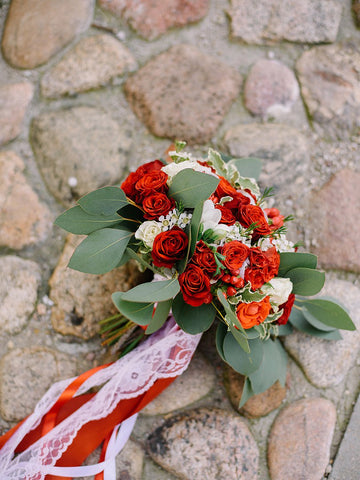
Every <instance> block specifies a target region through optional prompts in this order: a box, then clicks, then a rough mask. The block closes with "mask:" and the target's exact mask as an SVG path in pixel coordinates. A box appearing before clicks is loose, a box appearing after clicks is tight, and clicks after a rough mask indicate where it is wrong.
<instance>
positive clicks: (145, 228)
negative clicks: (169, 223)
mask: <svg viewBox="0 0 360 480" xmlns="http://www.w3.org/2000/svg"><path fill="white" fill-rule="evenodd" d="M161 232H162V230H161V223H159V222H156V221H155V220H151V221H147V222H144V223H142V224H141V225H140V227H139V228H138V229H137V230H136V232H135V238H137V239H138V240H142V241H143V242H144V243H145V245H146V246H147V247H149V248H152V246H153V243H154V239H155V237H156V235H158V234H159V233H161Z"/></svg>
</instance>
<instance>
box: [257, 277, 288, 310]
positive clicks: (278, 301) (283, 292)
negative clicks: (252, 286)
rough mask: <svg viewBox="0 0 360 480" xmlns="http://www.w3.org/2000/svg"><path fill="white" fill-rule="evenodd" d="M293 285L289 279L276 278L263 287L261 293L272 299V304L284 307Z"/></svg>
mask: <svg viewBox="0 0 360 480" xmlns="http://www.w3.org/2000/svg"><path fill="white" fill-rule="evenodd" d="M292 289H293V284H292V282H291V280H290V279H289V278H280V277H275V278H272V279H271V280H270V282H268V283H267V284H265V285H263V286H262V287H261V291H262V292H263V293H266V294H267V295H269V297H270V303H272V304H275V305H282V304H283V303H285V302H286V301H287V299H288V298H289V295H290V293H291V292H292Z"/></svg>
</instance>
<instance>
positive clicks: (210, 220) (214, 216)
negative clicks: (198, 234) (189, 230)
mask: <svg viewBox="0 0 360 480" xmlns="http://www.w3.org/2000/svg"><path fill="white" fill-rule="evenodd" d="M220 220H221V211H220V210H219V209H218V208H215V205H214V204H213V202H212V201H211V200H205V202H204V205H203V211H202V214H201V220H200V223H202V225H203V227H204V232H206V230H208V229H209V228H212V229H213V230H214V229H215V228H216V227H217V226H218V224H219V222H220Z"/></svg>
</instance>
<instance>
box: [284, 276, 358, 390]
mask: <svg viewBox="0 0 360 480" xmlns="http://www.w3.org/2000/svg"><path fill="white" fill-rule="evenodd" d="M321 296H330V297H333V298H334V297H336V299H338V300H339V302H341V304H342V305H344V306H345V308H347V309H348V311H349V315H350V317H351V318H352V320H353V322H354V323H355V325H356V327H357V330H356V331H353V332H350V331H346V330H341V336H342V337H343V338H342V340H337V341H329V340H323V339H321V338H316V337H312V336H309V335H306V334H304V333H300V332H296V333H293V334H292V335H289V336H287V337H285V339H284V345H285V348H286V349H287V350H288V352H289V353H290V354H291V355H292V356H293V357H294V358H295V359H296V360H297V362H298V363H299V364H300V365H301V368H302V369H303V370H304V372H305V374H306V376H307V377H308V379H309V380H310V382H311V383H313V384H314V385H316V386H317V387H320V388H326V387H332V386H334V385H338V384H339V383H340V382H341V381H342V380H343V379H344V378H345V376H346V374H347V372H348V370H349V368H350V367H351V366H352V365H353V364H354V362H355V360H356V358H357V356H358V352H359V350H360V333H359V329H360V315H359V312H360V304H359V301H360V291H359V288H358V287H356V286H355V285H352V284H351V283H350V282H346V281H345V280H336V279H331V280H328V281H327V282H326V285H325V287H324V288H323V290H322V291H321Z"/></svg>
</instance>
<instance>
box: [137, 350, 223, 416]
mask: <svg viewBox="0 0 360 480" xmlns="http://www.w3.org/2000/svg"><path fill="white" fill-rule="evenodd" d="M199 372H201V376H200V378H199ZM214 384H215V372H214V370H213V368H212V367H211V365H209V364H208V363H207V361H206V360H205V359H204V357H203V356H202V355H200V354H195V356H194V358H193V359H192V360H191V363H190V365H189V367H188V369H187V370H186V371H185V373H183V374H182V375H180V377H178V378H177V379H176V380H175V381H174V383H172V384H171V385H170V386H169V387H168V388H166V389H165V390H164V391H163V392H162V393H161V394H160V395H159V396H158V397H156V398H155V399H154V400H153V401H152V402H151V403H149V404H148V405H147V406H146V407H145V408H144V409H143V410H142V411H141V414H144V415H160V414H165V413H168V412H172V411H173V410H177V409H178V408H184V407H186V406H187V405H190V404H191V403H194V402H196V401H197V400H200V399H201V398H202V397H205V395H207V394H208V393H209V392H210V391H211V390H212V389H213V388H214Z"/></svg>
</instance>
